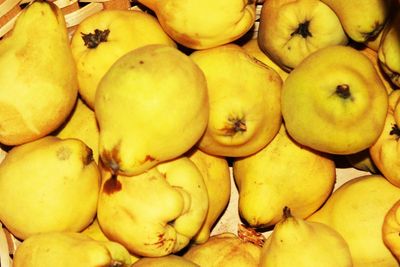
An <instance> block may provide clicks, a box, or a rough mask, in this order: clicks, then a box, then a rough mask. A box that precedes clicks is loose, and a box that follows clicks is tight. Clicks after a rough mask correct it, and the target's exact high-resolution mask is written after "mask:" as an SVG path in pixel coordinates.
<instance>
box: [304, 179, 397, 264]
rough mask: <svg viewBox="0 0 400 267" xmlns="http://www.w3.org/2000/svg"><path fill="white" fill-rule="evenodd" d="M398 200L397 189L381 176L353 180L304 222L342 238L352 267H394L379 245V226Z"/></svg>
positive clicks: (392, 261) (380, 226)
mask: <svg viewBox="0 0 400 267" xmlns="http://www.w3.org/2000/svg"><path fill="white" fill-rule="evenodd" d="M399 199H400V188H398V187H396V186H394V185H393V184H391V183H390V182H389V181H388V180H387V179H385V178H384V177H383V176H381V175H364V176H360V177H356V178H353V179H351V180H349V181H347V182H345V183H344V184H342V185H341V186H340V187H339V188H337V189H336V190H335V191H334V192H333V194H332V195H331V196H330V197H329V198H328V200H327V201H326V203H325V204H324V205H323V206H322V208H321V209H319V210H318V211H316V212H315V213H314V214H312V215H311V216H310V217H308V218H307V221H312V222H320V223H324V224H326V225H328V226H330V227H332V228H333V229H335V230H336V231H337V232H339V234H340V235H342V236H343V238H344V239H345V240H346V242H347V244H348V245H349V248H350V253H351V256H352V259H353V266H354V267H376V266H379V267H394V266H398V264H399V263H398V261H397V259H396V258H395V256H394V255H393V254H392V253H391V252H390V250H389V249H388V247H386V245H385V244H384V242H383V238H382V223H383V221H384V218H385V215H386V213H387V212H388V210H389V209H390V208H391V207H392V206H393V205H394V203H395V202H396V201H398V200H399Z"/></svg>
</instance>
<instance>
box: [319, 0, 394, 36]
mask: <svg viewBox="0 0 400 267" xmlns="http://www.w3.org/2000/svg"><path fill="white" fill-rule="evenodd" d="M322 2H323V3H325V4H327V5H328V6H329V7H330V8H332V10H333V11H334V12H335V13H336V15H337V16H338V17H339V19H340V22H341V24H342V25H343V29H344V30H345V32H346V34H347V35H349V37H350V38H351V39H353V40H354V41H356V42H359V43H362V42H365V41H367V40H368V39H370V38H373V37H375V36H376V35H377V34H379V32H380V31H381V30H382V28H383V26H384V24H385V22H386V20H387V18H388V16H389V13H390V9H391V8H392V6H393V5H392V2H393V1H392V0H383V1H382V0H368V1H363V0H355V1H347V0H322Z"/></svg>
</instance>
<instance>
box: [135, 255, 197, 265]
mask: <svg viewBox="0 0 400 267" xmlns="http://www.w3.org/2000/svg"><path fill="white" fill-rule="evenodd" d="M160 266H163V267H168V266H170V267H200V266H199V265H197V264H195V263H193V262H191V261H189V260H187V259H185V258H183V257H182V256H177V255H174V254H170V255H167V256H162V257H156V258H153V257H145V258H141V259H140V260H138V261H137V262H136V263H135V264H134V265H132V267H160Z"/></svg>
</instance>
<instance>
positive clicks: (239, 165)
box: [233, 125, 336, 228]
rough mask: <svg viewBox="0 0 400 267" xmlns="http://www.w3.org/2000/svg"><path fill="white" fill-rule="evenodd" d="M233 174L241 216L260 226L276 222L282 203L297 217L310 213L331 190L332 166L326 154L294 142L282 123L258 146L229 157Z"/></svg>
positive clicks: (278, 219) (332, 179) (334, 175)
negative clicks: (252, 152) (271, 135)
mask: <svg viewBox="0 0 400 267" xmlns="http://www.w3.org/2000/svg"><path fill="white" fill-rule="evenodd" d="M288 166H290V168H288ZM233 177H234V179H235V181H236V184H237V186H238V190H239V213H240V215H241V217H242V218H243V219H244V220H245V221H246V222H247V223H248V224H249V225H250V226H252V227H256V228H262V227H268V226H272V225H274V224H276V223H277V222H279V221H280V220H281V219H282V209H283V208H284V207H285V206H288V207H291V211H292V213H293V215H295V216H297V217H298V218H306V217H307V216H309V215H311V214H312V213H314V212H315V211H316V210H317V209H318V208H319V207H320V206H321V205H322V204H323V203H324V201H325V200H326V199H327V198H328V197H329V195H330V194H331V192H332V190H333V186H334V184H335V178H336V169H335V163H334V162H333V160H332V159H330V158H328V157H327V156H326V155H322V154H320V153H319V152H316V151H313V150H311V149H307V148H305V147H304V146H301V145H299V144H298V143H296V142H294V141H293V140H292V139H291V138H290V137H289V136H288V135H287V133H286V129H285V127H284V125H282V126H281V129H280V131H279V132H278V134H277V135H276V136H275V138H274V139H273V140H272V141H271V142H270V143H269V144H268V145H267V146H266V147H264V148H263V149H262V150H260V151H259V152H257V153H255V154H253V155H250V156H247V157H242V158H237V159H235V160H234V161H233Z"/></svg>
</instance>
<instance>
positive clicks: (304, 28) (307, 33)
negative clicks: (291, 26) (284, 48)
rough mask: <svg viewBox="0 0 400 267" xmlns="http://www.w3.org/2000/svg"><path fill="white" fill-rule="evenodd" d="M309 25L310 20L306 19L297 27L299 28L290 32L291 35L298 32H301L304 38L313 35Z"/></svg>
mask: <svg viewBox="0 0 400 267" xmlns="http://www.w3.org/2000/svg"><path fill="white" fill-rule="evenodd" d="M309 25H310V21H309V20H306V21H304V22H302V23H300V24H299V27H297V29H296V30H295V31H294V32H292V33H291V34H290V36H293V35H296V34H300V35H301V37H303V38H307V37H312V34H311V32H310V31H309V30H308V29H309Z"/></svg>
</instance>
